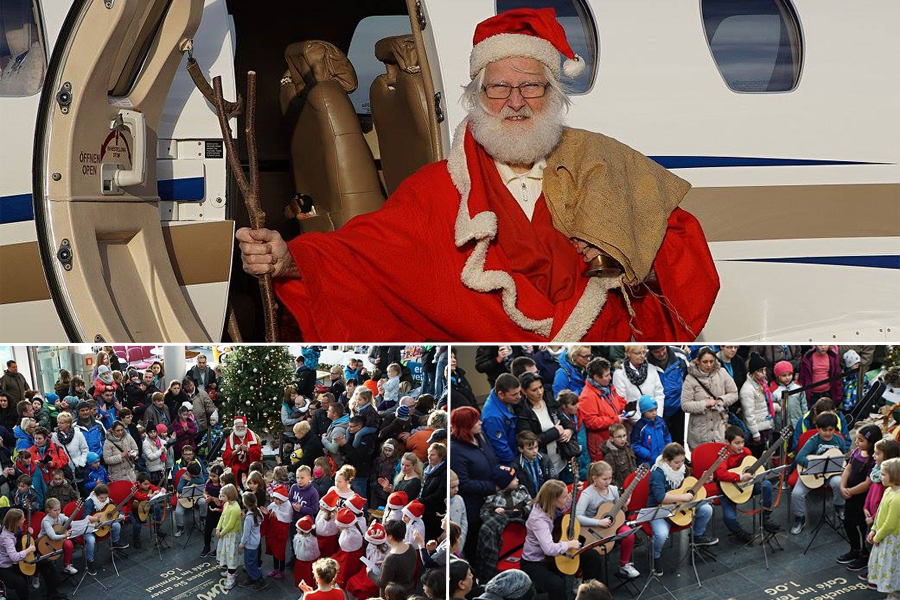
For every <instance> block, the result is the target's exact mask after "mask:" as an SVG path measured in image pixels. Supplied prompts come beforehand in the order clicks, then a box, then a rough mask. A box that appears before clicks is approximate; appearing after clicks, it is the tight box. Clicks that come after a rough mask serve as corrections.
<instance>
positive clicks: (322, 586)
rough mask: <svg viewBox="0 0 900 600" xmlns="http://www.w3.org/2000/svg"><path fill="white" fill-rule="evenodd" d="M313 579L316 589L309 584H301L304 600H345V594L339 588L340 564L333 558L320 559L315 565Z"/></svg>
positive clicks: (303, 582)
mask: <svg viewBox="0 0 900 600" xmlns="http://www.w3.org/2000/svg"><path fill="white" fill-rule="evenodd" d="M312 568H313V577H314V578H315V580H316V581H315V584H316V588H313V587H312V586H310V585H309V583H307V582H305V581H302V582H300V586H299V587H300V591H302V592H303V596H302V598H303V600H343V598H345V597H346V596H344V592H343V591H342V590H341V589H339V588H338V587H337V584H336V583H335V579H336V578H337V576H338V568H339V567H338V564H337V561H335V560H334V559H333V558H320V559H319V560H317V561H316V562H314V563H313V566H312Z"/></svg>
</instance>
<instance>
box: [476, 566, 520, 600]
mask: <svg viewBox="0 0 900 600" xmlns="http://www.w3.org/2000/svg"><path fill="white" fill-rule="evenodd" d="M533 587H534V586H532V584H531V578H530V577H529V576H528V574H527V573H525V571H521V570H519V569H509V570H506V571H502V572H501V573H498V574H497V575H495V576H494V578H493V579H491V580H490V581H488V582H487V585H486V586H484V592H483V593H482V594H481V595H480V596H478V598H477V599H476V600H520V599H523V598H531V597H533Z"/></svg>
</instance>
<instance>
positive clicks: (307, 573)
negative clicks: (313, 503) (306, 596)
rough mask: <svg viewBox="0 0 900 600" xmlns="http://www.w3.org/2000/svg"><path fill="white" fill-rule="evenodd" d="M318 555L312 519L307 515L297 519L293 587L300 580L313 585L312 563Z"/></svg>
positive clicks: (317, 544) (298, 583) (319, 554)
mask: <svg viewBox="0 0 900 600" xmlns="http://www.w3.org/2000/svg"><path fill="white" fill-rule="evenodd" d="M320 556H322V555H321V553H320V552H319V542H318V541H317V540H316V536H315V535H314V534H313V520H312V518H310V517H309V515H307V516H305V517H303V518H302V519H299V520H298V521H297V533H296V534H295V535H294V588H296V587H297V586H298V585H300V582H301V581H305V582H306V583H307V584H309V585H313V583H314V582H315V579H313V571H312V565H313V562H315V561H316V559H317V558H319V557H320Z"/></svg>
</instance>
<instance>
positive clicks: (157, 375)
mask: <svg viewBox="0 0 900 600" xmlns="http://www.w3.org/2000/svg"><path fill="white" fill-rule="evenodd" d="M150 372H151V373H153V385H155V386H156V387H160V386H162V385H165V382H166V369H165V368H164V367H163V364H162V363H161V362H160V361H158V360H154V361H153V363H152V364H151V365H150ZM173 381H174V380H173ZM160 389H162V388H160Z"/></svg>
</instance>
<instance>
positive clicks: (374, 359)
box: [369, 346, 400, 374]
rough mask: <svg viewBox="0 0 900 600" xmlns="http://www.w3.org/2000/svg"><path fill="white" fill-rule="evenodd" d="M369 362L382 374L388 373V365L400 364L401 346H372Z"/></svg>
mask: <svg viewBox="0 0 900 600" xmlns="http://www.w3.org/2000/svg"><path fill="white" fill-rule="evenodd" d="M369 362H370V363H372V364H373V365H374V366H375V368H376V369H378V370H379V371H381V372H382V374H384V373H386V372H387V368H388V365H390V364H393V363H397V364H400V346H372V349H371V351H370V352H369Z"/></svg>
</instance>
